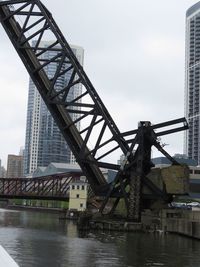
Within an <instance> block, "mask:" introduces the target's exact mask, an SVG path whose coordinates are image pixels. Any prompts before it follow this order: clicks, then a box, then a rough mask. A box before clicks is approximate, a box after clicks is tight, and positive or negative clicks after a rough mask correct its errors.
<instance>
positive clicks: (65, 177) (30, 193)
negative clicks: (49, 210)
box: [0, 172, 81, 201]
mask: <svg viewBox="0 0 200 267" xmlns="http://www.w3.org/2000/svg"><path fill="white" fill-rule="evenodd" d="M80 176H81V173H77V172H71V173H62V174H58V175H51V176H44V177H40V178H0V198H4V199H12V198H15V199H18V198H19V199H45V200H65V201H66V200H68V198H69V187H70V183H71V182H72V181H74V180H76V179H79V178H80Z"/></svg>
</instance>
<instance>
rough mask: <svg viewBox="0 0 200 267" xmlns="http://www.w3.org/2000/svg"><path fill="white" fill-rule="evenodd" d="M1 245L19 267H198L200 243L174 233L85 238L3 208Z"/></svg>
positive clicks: (48, 218)
mask: <svg viewBox="0 0 200 267" xmlns="http://www.w3.org/2000/svg"><path fill="white" fill-rule="evenodd" d="M0 244H1V245H2V246H3V247H4V248H5V249H6V250H7V251H8V252H9V253H10V255H11V256H12V257H13V258H14V259H15V260H16V262H17V263H18V264H19V265H20V266H21V267H46V266H47V267H59V266H62V267H64V266H65V267H68V266H69V267H74V266H80V267H86V266H89V267H90V266H91V267H100V266H101V267H102V266H112V267H113V266H114V267H115V266H116V267H131V266H137V267H143V266H167V267H186V266H187V267H200V241H197V240H192V239H189V238H185V237H181V236H176V235H170V234H167V235H159V234H135V233H96V234H92V233H88V234H83V233H78V232H77V228H76V225H75V224H74V223H73V222H64V221H59V220H58V215H56V214H48V213H44V214H43V213H37V212H34V213H32V212H28V211H20V212H15V211H5V210H1V209H0ZM0 266H1V263H0ZM2 267H3V266H2Z"/></svg>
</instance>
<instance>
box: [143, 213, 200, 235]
mask: <svg viewBox="0 0 200 267" xmlns="http://www.w3.org/2000/svg"><path fill="white" fill-rule="evenodd" d="M142 224H143V227H144V228H145V229H146V230H150V231H151V230H154V231H163V232H171V233H177V234H182V235H185V236H189V237H192V238H197V239H200V211H193V210H179V209H164V210H162V211H160V212H159V213H156V212H151V211H148V210H147V211H145V212H144V213H143V215H142Z"/></svg>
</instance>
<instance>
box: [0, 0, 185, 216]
mask: <svg viewBox="0 0 200 267" xmlns="http://www.w3.org/2000/svg"><path fill="white" fill-rule="evenodd" d="M0 21H1V24H2V26H3V28H4V29H5V31H6V33H7V35H8V37H9V38H10V41H11V42H12V44H13V46H14V48H15V49H16V51H17V53H18V55H19V57H20V58H21V60H22V62H23V64H24V66H25V67H26V69H27V71H28V73H29V75H30V77H31V79H32V80H33V82H34V84H35V85H36V87H37V89H38V91H39V92H40V94H41V96H42V98H43V100H44V102H45V104H46V106H47V108H48V109H49V111H50V112H51V114H52V116H53V118H54V120H55V122H56V123H57V125H58V127H59V129H60V131H61V133H62V134H63V136H64V138H65V140H66V141H67V143H68V145H69V147H70V149H71V150H72V152H73V154H74V156H75V158H76V160H77V162H78V164H79V165H80V167H81V169H82V171H83V173H84V174H85V176H86V177H87V180H88V182H89V184H90V186H91V188H92V191H93V192H94V194H95V195H97V196H102V197H104V202H103V204H102V206H101V209H100V210H101V212H103V210H104V208H105V206H106V204H107V202H108V200H109V199H110V198H114V199H115V201H114V204H113V209H115V207H116V206H117V204H118V202H119V200H120V198H124V200H125V204H126V208H127V214H128V218H129V219H130V220H133V221H139V220H140V215H141V208H142V202H143V193H142V188H143V187H144V186H146V187H148V188H149V190H151V192H152V195H156V196H158V197H160V198H163V199H166V192H164V191H162V190H160V189H159V188H158V187H157V186H156V185H155V184H153V183H152V182H151V181H150V180H149V179H148V178H147V174H148V173H149V172H150V171H151V167H152V166H153V164H152V162H151V148H152V146H155V147H156V148H157V149H158V150H159V151H160V152H161V153H163V154H164V155H165V156H166V157H167V158H168V159H170V161H171V162H172V164H178V163H177V162H176V161H175V160H174V159H173V158H172V157H171V156H170V155H169V154H168V153H167V152H166V151H165V150H164V149H163V147H162V146H161V145H160V143H159V141H158V139H157V138H158V137H160V136H163V135H166V134H171V133H175V132H178V131H182V130H185V129H187V128H188V125H187V122H186V120H185V118H181V119H177V120H173V121H169V122H165V123H160V124H157V125H151V123H150V122H146V121H145V122H143V121H142V122H140V123H139V127H138V129H136V130H133V131H129V132H124V133H122V132H120V131H119V129H118V127H117V125H116V124H115V122H114V120H113V119H112V117H111V115H110V114H109V112H108V110H107V109H106V107H105V105H104V103H103V101H102V100H101V98H100V96H99V95H98V93H97V91H96V90H95V88H94V86H93V85H92V83H91V81H90V80H89V78H88V76H87V75H86V73H85V71H84V70H83V67H82V66H81V64H80V63H79V61H78V59H77V58H76V56H75V55H74V53H73V51H72V49H71V48H70V45H69V44H68V42H67V41H66V39H65V37H64V36H63V34H62V32H61V30H60V29H59V27H58V26H57V24H56V22H55V21H54V19H53V17H52V14H51V13H50V12H49V11H48V9H47V8H46V7H45V6H44V5H43V4H42V2H41V1H40V0H10V1H0ZM46 40H51V41H52V42H51V44H49V45H47V46H46V47H43V46H42V45H41V44H42V42H43V41H46ZM47 52H49V54H52V57H50V58H49V57H48V58H45V54H46V53H47ZM51 52H54V53H51ZM55 52H56V53H55ZM50 64H56V71H55V73H54V75H53V76H51V77H49V75H48V73H47V67H48V66H49V65H50ZM66 75H67V76H68V77H69V79H68V83H67V84H66V86H65V87H64V88H60V87H58V86H56V84H57V82H59V80H60V79H62V78H63V79H64V77H66ZM75 85H80V86H82V93H81V95H79V96H77V97H76V98H74V99H73V100H71V101H69V100H68V94H69V93H70V92H71V90H73V89H74V86H75ZM78 124H81V126H82V128H81V129H79V128H78V127H77V125H78ZM180 124H181V125H180ZM177 125H178V126H177ZM166 126H168V127H170V129H167V130H162V127H166ZM160 129H161V130H160ZM159 130H160V131H159ZM90 144H92V145H93V146H92V147H91V145H90ZM114 153H118V155H121V154H122V155H124V158H125V159H124V161H123V163H122V165H118V164H116V163H114V162H113V160H112V159H113V158H114V157H113V155H114ZM101 168H107V169H111V170H115V171H116V172H117V174H116V177H115V179H114V181H113V182H112V183H111V184H108V183H107V181H106V179H105V178H104V175H103V173H102V170H101Z"/></svg>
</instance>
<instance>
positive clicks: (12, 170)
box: [7, 155, 23, 178]
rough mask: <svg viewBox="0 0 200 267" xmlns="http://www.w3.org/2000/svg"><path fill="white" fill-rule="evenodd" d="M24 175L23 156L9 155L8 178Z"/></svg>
mask: <svg viewBox="0 0 200 267" xmlns="http://www.w3.org/2000/svg"><path fill="white" fill-rule="evenodd" d="M21 177H23V156H16V155H8V161H7V178H21Z"/></svg>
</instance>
